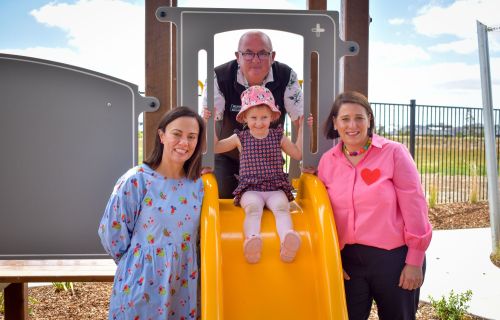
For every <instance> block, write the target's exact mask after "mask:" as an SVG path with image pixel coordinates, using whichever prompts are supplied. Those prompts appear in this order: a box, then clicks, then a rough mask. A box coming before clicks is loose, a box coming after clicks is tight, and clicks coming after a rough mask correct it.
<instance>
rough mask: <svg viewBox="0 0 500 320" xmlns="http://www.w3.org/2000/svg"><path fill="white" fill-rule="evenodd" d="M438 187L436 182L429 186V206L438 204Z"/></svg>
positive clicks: (432, 206)
mask: <svg viewBox="0 0 500 320" xmlns="http://www.w3.org/2000/svg"><path fill="white" fill-rule="evenodd" d="M438 192H439V191H438V187H437V186H436V184H435V183H432V184H431V185H430V186H429V207H430V208H434V207H435V206H436V204H437V199H438Z"/></svg>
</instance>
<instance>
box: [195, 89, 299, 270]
mask: <svg viewBox="0 0 500 320" xmlns="http://www.w3.org/2000/svg"><path fill="white" fill-rule="evenodd" d="M204 115H205V119H207V118H208V117H209V116H210V113H209V112H205V113H204ZM279 116H280V111H279V110H278V108H277V107H276V105H275V103H274V97H273V95H272V93H271V91H269V89H267V88H265V87H262V86H253V87H250V88H248V89H247V90H245V91H244V92H243V93H242V94H241V110H240V112H239V113H238V115H237V116H236V120H237V121H238V122H241V123H244V124H246V127H247V128H248V129H246V130H243V131H238V130H236V131H235V132H236V133H235V134H233V135H232V136H230V137H228V138H226V139H223V140H220V141H219V140H218V139H217V137H215V142H214V148H215V153H223V152H227V151H230V150H233V149H235V148H238V150H239V151H240V172H239V178H238V180H239V182H238V187H237V188H236V190H235V191H234V192H233V195H234V196H235V198H234V203H235V205H241V207H242V208H243V209H244V210H245V221H244V225H243V230H244V234H245V241H244V243H243V252H244V255H245V258H246V260H247V261H248V263H257V262H259V260H260V256H261V250H262V238H261V236H260V221H261V218H262V212H263V209H264V206H267V207H268V208H269V209H270V210H271V211H272V212H273V213H274V216H275V219H276V229H277V231H278V235H279V237H280V241H281V252H280V257H281V260H282V261H283V262H292V261H293V260H294V258H295V255H296V253H297V251H298V249H299V247H300V236H299V234H298V233H297V232H296V231H294V230H293V225H292V219H291V217H290V205H289V201H292V200H293V195H292V192H291V191H292V186H291V184H290V182H289V181H288V174H286V173H284V172H283V164H284V160H283V156H282V150H283V151H284V152H285V153H286V154H288V155H289V156H290V157H292V158H293V159H296V160H301V159H302V128H301V127H302V122H303V118H301V119H300V126H299V130H298V137H297V141H296V142H295V144H293V143H292V142H291V141H290V139H289V138H288V137H286V136H284V135H283V128H282V127H281V126H279V127H278V128H275V129H273V128H270V127H269V126H270V125H271V122H273V121H276V120H278V119H279Z"/></svg>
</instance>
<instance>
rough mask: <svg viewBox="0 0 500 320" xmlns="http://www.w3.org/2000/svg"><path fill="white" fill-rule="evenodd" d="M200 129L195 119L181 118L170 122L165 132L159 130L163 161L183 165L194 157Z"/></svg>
mask: <svg viewBox="0 0 500 320" xmlns="http://www.w3.org/2000/svg"><path fill="white" fill-rule="evenodd" d="M199 132H200V128H199V126H198V122H197V121H196V119H195V118H193V117H180V118H177V119H175V120H174V121H172V122H170V123H169V124H168V125H167V127H166V128H165V130H164V131H162V130H158V135H159V136H160V140H161V143H162V144H163V155H162V161H167V162H168V163H172V164H174V163H176V164H179V165H181V166H182V165H183V164H184V162H186V161H187V160H189V158H191V156H192V155H193V153H194V151H195V149H196V145H197V143H198V135H199Z"/></svg>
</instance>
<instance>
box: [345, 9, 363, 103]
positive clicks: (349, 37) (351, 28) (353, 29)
mask: <svg viewBox="0 0 500 320" xmlns="http://www.w3.org/2000/svg"><path fill="white" fill-rule="evenodd" d="M369 2H370V1H369V0H341V9H340V11H341V14H340V17H341V21H342V26H343V40H345V41H356V42H357V43H358V44H359V53H358V55H356V56H352V57H344V59H343V60H344V69H343V73H342V74H343V78H344V79H343V87H344V89H343V91H351V90H355V91H358V92H360V93H362V94H364V95H365V96H368V35H369V30H368V29H369V25H370V12H369ZM341 30H342V29H341ZM341 81H342V79H341Z"/></svg>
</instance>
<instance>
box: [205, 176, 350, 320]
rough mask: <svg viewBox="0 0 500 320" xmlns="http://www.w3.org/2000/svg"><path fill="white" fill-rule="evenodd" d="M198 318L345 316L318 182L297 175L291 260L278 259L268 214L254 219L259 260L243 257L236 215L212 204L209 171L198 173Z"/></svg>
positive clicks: (239, 214)
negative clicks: (295, 248) (296, 238)
mask: <svg viewBox="0 0 500 320" xmlns="http://www.w3.org/2000/svg"><path fill="white" fill-rule="evenodd" d="M203 180H204V183H205V198H204V201H203V209H202V217H201V307H202V310H201V314H202V319H203V320H222V319H225V320H235V319H236V320H245V319H252V320H257V319H259V320H260V319H262V320H266V319H273V320H278V319H283V320H285V319H286V320H293V319H304V320H306V319H307V320H311V319H321V320H327V319H347V318H348V317H347V310H346V305H345V296H344V282H343V279H342V266H341V262H340V252H339V249H338V242H337V234H336V229H335V223H334V220H333V215H332V209H331V206H330V202H329V199H328V195H327V193H326V190H325V188H324V186H323V184H322V183H321V182H320V181H319V180H318V179H317V178H316V177H315V176H314V175H311V174H302V176H301V178H300V180H299V188H298V195H297V198H296V200H295V201H294V202H293V203H292V205H291V209H292V210H291V211H292V219H293V223H294V228H295V230H297V231H298V232H299V234H300V236H301V240H302V244H301V248H300V251H299V252H298V254H297V257H296V259H295V261H294V262H293V263H290V264H287V263H283V262H281V260H280V258H279V251H280V242H279V238H278V235H277V233H276V228H275V223H274V216H273V214H272V213H271V212H270V211H268V210H266V211H265V212H264V215H263V217H262V229H261V232H262V238H263V249H262V258H261V260H260V262H259V263H257V264H248V263H247V262H246V260H245V258H244V256H243V233H242V230H243V218H244V213H243V210H242V209H241V208H240V207H236V206H234V205H233V201H232V200H225V199H224V200H219V198H218V196H217V194H218V190H217V182H216V180H215V177H214V175H213V174H206V175H204V176H203Z"/></svg>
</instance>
